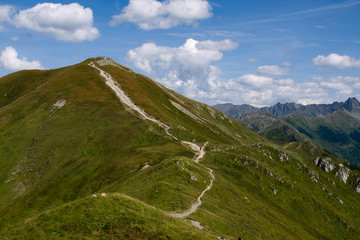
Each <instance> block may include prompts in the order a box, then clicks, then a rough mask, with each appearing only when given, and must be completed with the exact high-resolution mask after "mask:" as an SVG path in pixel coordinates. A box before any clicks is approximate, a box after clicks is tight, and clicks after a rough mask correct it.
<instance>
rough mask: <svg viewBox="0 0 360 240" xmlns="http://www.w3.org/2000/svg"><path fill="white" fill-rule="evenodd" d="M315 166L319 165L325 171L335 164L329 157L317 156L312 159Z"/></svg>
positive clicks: (332, 168)
mask: <svg viewBox="0 0 360 240" xmlns="http://www.w3.org/2000/svg"><path fill="white" fill-rule="evenodd" d="M313 163H314V164H315V165H316V166H319V167H320V168H321V169H322V170H325V172H331V171H332V170H334V169H335V165H334V164H333V163H332V162H331V158H319V157H317V158H316V159H314V160H313Z"/></svg>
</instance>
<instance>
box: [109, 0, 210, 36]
mask: <svg viewBox="0 0 360 240" xmlns="http://www.w3.org/2000/svg"><path fill="white" fill-rule="evenodd" d="M211 10H212V8H211V5H210V4H209V3H208V1H207V0H166V1H162V2H160V1H156V0H130V1H129V5H127V6H126V7H125V8H123V9H122V11H121V13H120V14H119V15H114V16H112V20H111V22H110V25H112V26H116V25H118V24H120V23H122V22H131V23H135V24H137V25H138V26H139V27H140V28H141V29H144V30H152V29H169V28H171V27H175V26H177V25H180V24H196V23H197V21H198V20H202V19H207V18H210V17H211V16H212V12H211Z"/></svg>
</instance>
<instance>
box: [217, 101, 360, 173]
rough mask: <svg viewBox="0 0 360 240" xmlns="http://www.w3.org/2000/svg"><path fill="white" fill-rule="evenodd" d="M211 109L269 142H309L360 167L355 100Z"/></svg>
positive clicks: (358, 116) (358, 115) (359, 105)
mask: <svg viewBox="0 0 360 240" xmlns="http://www.w3.org/2000/svg"><path fill="white" fill-rule="evenodd" d="M214 107H215V108H217V109H218V110H222V111H223V112H224V113H226V114H228V115H229V116H232V117H234V116H240V117H237V118H236V117H235V119H237V120H238V121H239V122H240V123H242V124H243V125H245V126H246V127H248V128H250V129H252V130H253V131H255V132H257V133H259V134H260V135H262V136H264V137H266V138H268V139H270V140H273V141H280V142H292V141H294V142H303V141H307V140H308V139H312V140H313V141H314V142H315V143H316V144H318V145H320V146H321V147H322V148H324V149H326V150H328V151H330V152H332V153H334V154H335V155H337V156H339V157H341V158H343V159H345V160H348V161H349V162H350V163H351V164H353V165H357V166H360V157H359V156H360V138H358V137H357V136H358V135H359V136H360V102H359V101H358V100H357V99H356V98H355V97H353V98H348V99H347V100H346V101H345V102H334V103H332V104H319V105H316V104H312V105H306V106H304V105H300V104H295V103H285V104H280V103H278V104H276V105H274V106H271V107H266V108H255V107H250V108H249V107H248V105H229V104H227V105H215V106H214ZM267 114H269V115H267ZM271 119H272V120H271ZM265 123H266V124H265Z"/></svg>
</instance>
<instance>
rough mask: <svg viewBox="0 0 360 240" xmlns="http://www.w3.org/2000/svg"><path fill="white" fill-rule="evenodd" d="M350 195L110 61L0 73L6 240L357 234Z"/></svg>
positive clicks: (218, 116) (324, 159) (304, 158)
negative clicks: (42, 69) (0, 76)
mask: <svg viewBox="0 0 360 240" xmlns="http://www.w3.org/2000/svg"><path fill="white" fill-rule="evenodd" d="M101 192H106V194H105V196H102V195H101V194H100V193H101ZM359 192H360V175H359V172H358V171H356V170H350V169H349V168H348V167H347V166H346V164H345V163H344V162H343V161H342V160H340V159H338V158H336V157H335V156H333V155H331V154H329V153H327V152H325V151H323V150H321V149H318V148H317V149H314V148H313V147H312V146H311V145H306V144H302V145H299V146H296V147H295V146H292V145H287V146H284V148H282V147H281V146H279V145H276V144H274V143H272V142H270V141H268V140H266V139H265V138H263V137H261V136H259V135H257V134H255V133H254V132H253V131H251V130H249V129H247V128H245V127H244V126H242V125H241V124H239V123H238V122H236V121H234V120H232V119H230V118H228V117H227V116H225V115H224V114H223V113H221V112H219V111H217V110H215V109H213V108H212V107H210V106H207V105H206V104H202V103H199V102H195V101H192V100H190V99H187V98H185V97H183V96H181V95H179V94H177V93H175V92H173V91H171V90H169V89H167V88H165V87H163V86H161V85H159V84H158V83H156V82H154V81H152V80H151V79H149V78H146V77H144V76H142V75H139V74H137V73H135V72H133V71H131V70H130V69H128V68H126V67H123V66H121V65H119V64H118V63H116V62H114V61H112V60H110V59H106V58H92V59H88V60H86V61H84V62H82V63H79V64H76V65H73V66H69V67H65V68H61V69H56V70H46V71H29V70H28V71H20V72H17V73H13V74H10V75H7V76H5V77H3V78H0V234H1V238H2V239H26V238H28V239H69V238H73V239H217V238H219V237H223V238H226V239H237V238H239V237H241V238H244V239H357V238H358V236H359V235H360V220H359V218H358V216H359V214H360V206H359V204H356V203H358V202H359V201H360V194H359Z"/></svg>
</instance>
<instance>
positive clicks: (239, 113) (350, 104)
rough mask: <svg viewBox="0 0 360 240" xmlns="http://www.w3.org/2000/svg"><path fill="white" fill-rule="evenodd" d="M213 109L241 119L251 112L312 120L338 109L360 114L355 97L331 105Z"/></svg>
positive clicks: (290, 104) (225, 107)
mask: <svg viewBox="0 0 360 240" xmlns="http://www.w3.org/2000/svg"><path fill="white" fill-rule="evenodd" d="M213 107H214V108H216V109H218V110H220V111H222V112H224V113H225V114H226V115H228V116H230V117H232V118H241V117H243V116H244V115H246V114H248V113H253V112H262V113H270V114H272V115H273V116H276V117H280V116H285V115H290V114H301V115H304V116H307V117H313V118H315V117H325V116H329V115H331V114H332V113H334V112H336V111H337V110H339V109H343V110H346V111H349V112H354V113H356V114H357V115H358V114H359V112H360V102H359V101H358V100H357V99H356V98H355V97H352V98H348V99H347V100H346V101H345V102H333V103H331V104H309V105H301V104H298V103H277V104H275V105H273V106H270V107H261V108H258V107H254V106H251V105H248V104H242V105H233V104H231V103H226V104H216V105H214V106H213Z"/></svg>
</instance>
